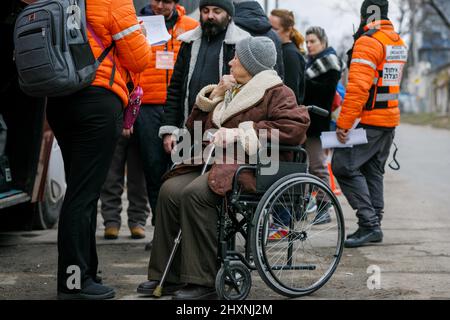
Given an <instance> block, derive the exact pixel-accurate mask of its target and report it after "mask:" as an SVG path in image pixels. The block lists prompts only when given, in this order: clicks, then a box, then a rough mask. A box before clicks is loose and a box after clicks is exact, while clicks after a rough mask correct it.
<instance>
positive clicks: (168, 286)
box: [136, 280, 186, 296]
mask: <svg viewBox="0 0 450 320" xmlns="http://www.w3.org/2000/svg"><path fill="white" fill-rule="evenodd" d="M158 284H159V280H150V281H145V282H142V283H141V284H140V285H139V286H138V287H137V290H136V291H137V292H138V293H140V294H145V295H149V296H151V295H153V291H155V289H156V287H157V286H158ZM185 286H186V285H185V284H183V283H170V282H166V283H165V285H164V287H163V290H162V294H163V295H164V296H166V295H171V294H173V293H174V292H175V291H177V290H180V289H182V288H183V287H185Z"/></svg>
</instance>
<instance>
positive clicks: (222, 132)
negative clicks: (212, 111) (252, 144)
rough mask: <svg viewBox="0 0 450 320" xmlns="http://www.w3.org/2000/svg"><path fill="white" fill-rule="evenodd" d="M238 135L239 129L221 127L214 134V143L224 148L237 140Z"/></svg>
mask: <svg viewBox="0 0 450 320" xmlns="http://www.w3.org/2000/svg"><path fill="white" fill-rule="evenodd" d="M238 137H239V129H237V128H235V129H227V128H220V129H219V131H217V132H216V133H215V134H214V136H213V138H212V143H214V144H215V145H216V146H217V147H220V148H224V147H226V146H227V145H228V144H231V143H234V142H236V141H237V139H238Z"/></svg>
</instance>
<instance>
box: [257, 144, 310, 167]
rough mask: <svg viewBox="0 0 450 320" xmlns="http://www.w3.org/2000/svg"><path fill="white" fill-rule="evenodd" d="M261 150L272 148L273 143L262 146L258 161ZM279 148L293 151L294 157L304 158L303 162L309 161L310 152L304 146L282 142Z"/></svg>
mask: <svg viewBox="0 0 450 320" xmlns="http://www.w3.org/2000/svg"><path fill="white" fill-rule="evenodd" d="M261 150H272V145H271V144H270V143H268V144H267V146H266V147H265V148H261V149H260V150H259V151H258V162H259V152H261ZM278 150H279V151H291V152H293V153H294V159H304V160H303V162H306V163H309V156H308V152H307V151H306V150H305V149H304V148H303V147H302V146H290V145H283V144H281V145H279V146H278ZM300 156H303V157H301V158H300ZM294 161H295V160H294ZM297 161H299V160H297Z"/></svg>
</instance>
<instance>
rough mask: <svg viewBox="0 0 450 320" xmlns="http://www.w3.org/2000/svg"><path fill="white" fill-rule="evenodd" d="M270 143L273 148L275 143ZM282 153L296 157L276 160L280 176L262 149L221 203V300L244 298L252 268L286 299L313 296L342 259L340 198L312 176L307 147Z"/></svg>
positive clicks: (288, 148)
mask: <svg viewBox="0 0 450 320" xmlns="http://www.w3.org/2000/svg"><path fill="white" fill-rule="evenodd" d="M310 108H314V107H310ZM316 108H317V107H316ZM313 111H314V110H313ZM266 148H267V149H268V150H266V151H270V150H272V147H271V146H270V145H268V146H267V147H266ZM279 151H289V152H291V153H292V155H293V161H291V162H284V161H279V162H278V170H277V173H276V174H274V175H266V174H264V169H267V167H268V166H270V163H267V162H265V161H261V158H260V157H259V154H260V153H261V150H260V152H259V153H258V157H257V162H256V164H252V165H249V164H245V165H241V166H240V167H239V168H238V170H237V171H236V173H235V175H234V180H233V188H232V191H231V192H230V193H229V194H228V195H227V196H226V197H225V198H224V199H223V201H222V204H221V205H220V206H219V208H218V213H219V219H218V224H217V229H218V255H217V263H218V266H220V267H219V271H218V273H217V275H216V281H215V287H216V292H217V295H218V297H219V299H221V300H245V299H246V298H247V297H248V295H249V293H250V290H251V286H252V276H251V272H252V271H255V270H256V271H257V272H258V274H259V276H260V277H261V278H262V280H263V281H264V282H265V283H266V284H267V286H268V287H270V288H271V289H272V290H274V291H275V292H277V293H278V294H281V295H283V296H286V297H289V298H297V297H301V296H305V295H309V294H311V293H313V292H314V291H316V290H318V289H319V288H321V287H322V286H323V285H324V284H325V283H327V281H328V280H329V279H330V278H331V276H332V275H333V273H334V272H335V270H336V268H337V266H338V264H339V261H340V258H341V256H342V252H343V244H344V233H345V226H344V218H343V214H342V209H341V206H340V204H339V201H338V200H337V198H336V196H335V195H334V193H333V191H332V190H331V189H330V188H329V187H328V186H327V185H326V184H325V183H323V181H322V180H320V179H319V178H317V177H315V176H313V175H311V174H309V173H308V163H309V161H308V153H307V151H306V150H305V149H303V148H302V147H301V146H279ZM212 152H213V150H211V151H210V154H209V158H208V159H207V161H206V164H205V165H204V168H203V171H202V174H203V173H205V172H206V170H207V167H208V163H209V160H210V158H211V156H212ZM272 152H273V150H272ZM248 170H250V171H253V172H254V175H255V178H256V192H255V193H251V194H249V193H245V192H243V191H242V190H241V188H240V185H239V183H238V181H239V177H240V175H241V174H242V173H243V172H244V171H248ZM276 228H278V229H276ZM279 228H281V229H282V230H283V237H281V238H279V239H273V238H272V237H271V235H272V234H273V232H274V231H275V230H279ZM180 241H181V231H180V232H179V234H178V237H177V238H176V239H175V243H174V248H173V250H172V254H171V256H170V257H169V261H168V263H167V266H166V270H165V272H164V274H163V277H162V279H161V282H160V285H159V286H158V287H157V288H156V290H155V292H154V295H155V296H157V297H158V296H161V293H162V286H163V283H164V281H165V278H166V274H167V272H168V270H169V268H170V266H171V263H172V259H173V257H174V254H175V252H176V250H177V247H178V245H179V243H180Z"/></svg>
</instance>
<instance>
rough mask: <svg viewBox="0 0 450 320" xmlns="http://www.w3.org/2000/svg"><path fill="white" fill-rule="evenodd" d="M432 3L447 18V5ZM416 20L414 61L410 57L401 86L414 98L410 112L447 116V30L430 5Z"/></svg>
mask: <svg viewBox="0 0 450 320" xmlns="http://www.w3.org/2000/svg"><path fill="white" fill-rule="evenodd" d="M435 2H436V4H437V5H438V7H439V8H440V9H441V10H442V11H443V13H444V15H445V16H447V17H450V1H448V0H435ZM416 19H417V21H418V24H417V26H416V34H415V37H414V44H415V45H414V48H415V50H414V51H415V52H413V56H414V57H415V58H414V61H413V60H412V57H410V61H409V70H408V79H405V80H406V81H405V83H404V87H406V88H407V91H408V92H410V93H412V94H414V96H415V99H414V101H415V104H416V105H414V106H411V109H412V110H418V111H421V112H437V113H440V114H443V113H447V114H450V106H449V104H450V99H449V97H450V92H448V90H449V88H448V86H449V84H448V76H446V74H447V71H448V69H449V68H450V65H449V64H450V30H449V28H448V27H447V26H446V24H445V23H444V21H443V20H442V18H441V17H440V16H439V15H438V14H437V13H436V11H435V10H434V9H433V8H432V7H431V6H430V5H424V6H422V7H421V9H420V10H419V11H418V13H417V15H416ZM446 77H447V78H446ZM445 79H447V80H445Z"/></svg>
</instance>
